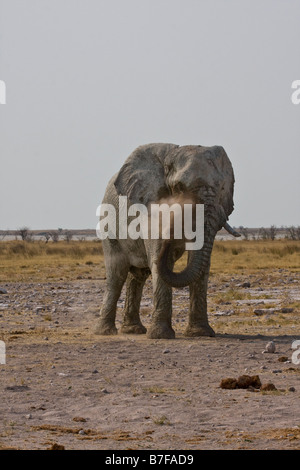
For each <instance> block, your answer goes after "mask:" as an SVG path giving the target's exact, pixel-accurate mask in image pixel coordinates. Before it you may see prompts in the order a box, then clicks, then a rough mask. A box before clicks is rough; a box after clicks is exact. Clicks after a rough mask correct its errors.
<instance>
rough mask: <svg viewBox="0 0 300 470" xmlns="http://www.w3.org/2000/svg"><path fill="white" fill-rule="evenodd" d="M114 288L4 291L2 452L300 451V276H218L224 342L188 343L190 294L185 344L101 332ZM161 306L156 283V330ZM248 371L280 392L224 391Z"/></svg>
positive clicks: (214, 321) (13, 287)
mask: <svg viewBox="0 0 300 470" xmlns="http://www.w3.org/2000/svg"><path fill="white" fill-rule="evenodd" d="M104 282H105V281H104V280H103V279H102V280H100V279H98V280H97V279H77V280H74V281H69V282H63V281H61V282H60V283H59V282H47V283H24V282H22V283H6V284H2V285H1V286H0V287H1V288H3V289H5V290H6V291H7V293H2V294H1V295H0V321H1V327H0V339H2V340H3V341H5V344H6V364H2V365H0V378H1V382H0V394H1V400H0V416H1V420H0V448H14V449H49V448H51V446H53V444H59V445H61V446H64V447H65V449H110V450H112V449H116V450H117V449H124V450H125V449H153V450H162V449H173V450H184V449H189V450H192V449H300V406H299V403H300V402H299V398H300V365H297V364H295V363H294V362H293V361H292V353H293V350H292V349H291V346H292V342H293V341H294V340H297V339H300V328H299V326H300V318H299V309H298V308H297V307H295V305H297V302H298V305H299V299H300V293H299V274H295V273H291V272H288V271H287V270H279V272H274V273H272V274H270V275H268V276H265V277H264V278H263V279H262V278H261V276H259V275H257V274H256V275H251V276H247V277H246V276H234V277H232V276H229V275H227V276H225V275H222V276H220V277H218V276H217V275H215V276H213V277H212V279H211V280H210V283H209V311H210V314H209V319H210V324H211V325H212V326H213V328H214V329H215V332H216V337H215V338H186V337H184V336H183V330H184V328H185V326H186V321H187V311H188V289H186V288H184V289H174V297H173V299H174V303H173V307H174V316H173V319H174V329H175V331H176V339H174V340H152V339H148V338H147V337H146V336H145V335H142V336H133V335H122V334H118V335H117V336H114V337H103V336H96V335H94V334H93V328H94V325H95V322H96V321H97V316H98V315H99V307H100V305H101V299H102V296H103V292H104ZM245 282H246V283H247V282H249V284H244V283H245ZM222 299H224V300H222ZM123 304H124V293H123V294H122V297H121V299H120V302H119V308H118V314H117V325H118V326H120V324H121V321H122V306H123ZM291 305H294V307H291ZM151 308H152V300H151V282H150V280H149V281H147V284H146V287H145V292H144V296H143V300H142V306H141V316H142V321H143V323H144V325H145V326H146V327H147V325H149V324H150V321H151ZM269 341H274V343H275V347H276V349H275V352H274V353H267V352H263V351H264V350H265V347H266V344H267V343H268V342H269ZM243 374H247V375H259V378H260V380H261V382H262V384H266V383H270V382H271V383H273V384H274V385H275V387H276V390H273V391H263V390H261V389H253V388H250V389H233V390H228V389H223V388H221V387H220V382H221V380H222V379H224V378H228V377H234V378H237V377H239V376H241V375H243Z"/></svg>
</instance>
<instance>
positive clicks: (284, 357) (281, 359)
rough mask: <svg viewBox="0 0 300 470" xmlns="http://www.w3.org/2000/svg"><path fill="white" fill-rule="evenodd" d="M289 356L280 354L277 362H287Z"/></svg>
mask: <svg viewBox="0 0 300 470" xmlns="http://www.w3.org/2000/svg"><path fill="white" fill-rule="evenodd" d="M288 360H289V358H288V357H287V356H280V357H279V358H278V362H288Z"/></svg>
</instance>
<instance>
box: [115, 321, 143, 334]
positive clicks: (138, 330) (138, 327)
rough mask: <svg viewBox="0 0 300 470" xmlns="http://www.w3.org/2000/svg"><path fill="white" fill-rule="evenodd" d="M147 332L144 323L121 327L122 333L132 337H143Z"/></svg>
mask: <svg viewBox="0 0 300 470" xmlns="http://www.w3.org/2000/svg"><path fill="white" fill-rule="evenodd" d="M146 332H147V328H145V327H144V325H142V323H135V324H131V325H123V326H122V327H121V333H125V334H129V335H130V334H132V335H142V334H145V333H146Z"/></svg>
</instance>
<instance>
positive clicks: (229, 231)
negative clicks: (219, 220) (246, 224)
mask: <svg viewBox="0 0 300 470" xmlns="http://www.w3.org/2000/svg"><path fill="white" fill-rule="evenodd" d="M224 228H225V230H227V232H228V233H230V235H233V236H234V237H240V236H241V234H240V233H239V232H236V230H234V229H233V228H232V227H230V225H229V224H228V223H227V222H226V224H225V225H224Z"/></svg>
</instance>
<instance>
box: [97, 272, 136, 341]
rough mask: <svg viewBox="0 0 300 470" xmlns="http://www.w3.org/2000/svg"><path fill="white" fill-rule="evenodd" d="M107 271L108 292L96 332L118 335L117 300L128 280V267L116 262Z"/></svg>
mask: <svg viewBox="0 0 300 470" xmlns="http://www.w3.org/2000/svg"><path fill="white" fill-rule="evenodd" d="M106 273H107V274H106V276H107V278H106V292H105V295H104V299H103V304H102V307H101V311H100V318H99V320H98V323H97V325H96V328H95V331H94V332H95V334H98V335H116V334H117V332H118V331H117V328H116V325H115V320H116V311H117V302H118V300H119V297H120V294H121V291H122V287H123V285H124V283H125V281H126V277H127V274H128V267H127V266H126V265H122V264H121V263H120V264H119V266H117V265H116V264H114V267H112V266H110V267H109V268H108V269H107V270H106Z"/></svg>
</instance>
